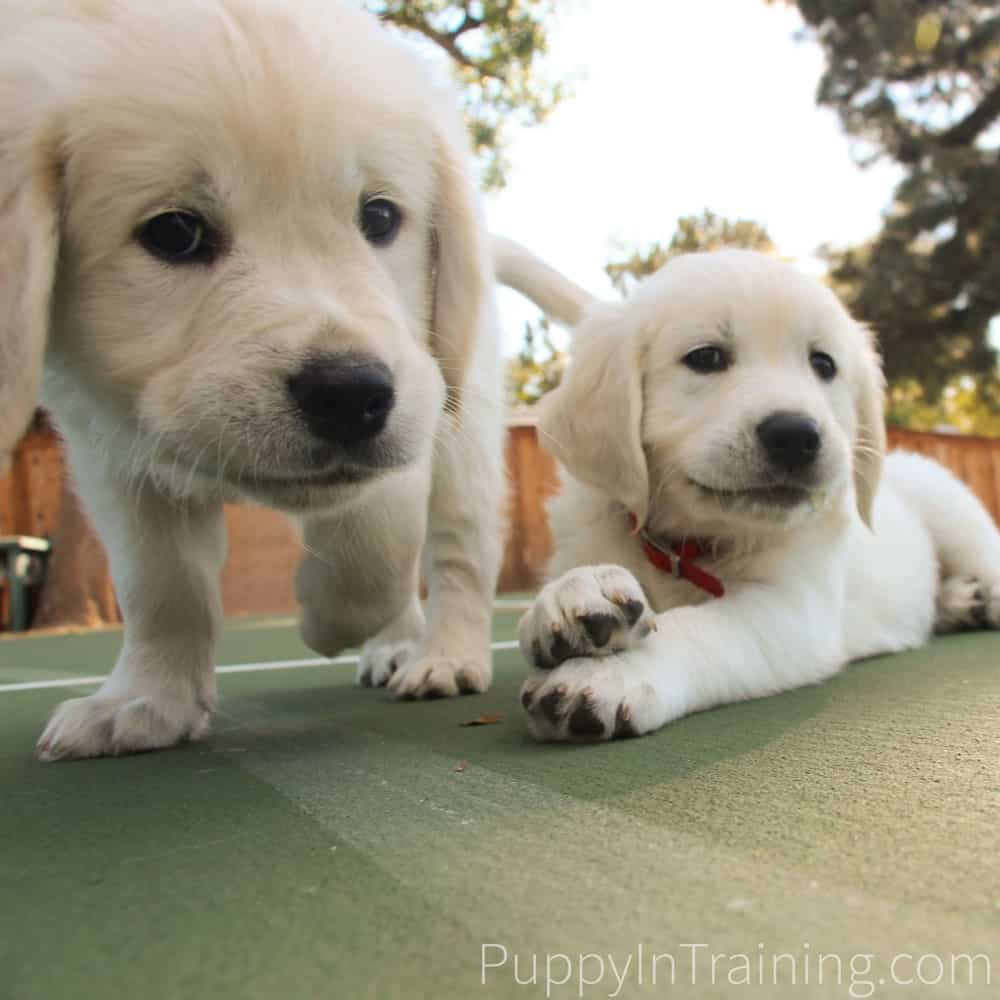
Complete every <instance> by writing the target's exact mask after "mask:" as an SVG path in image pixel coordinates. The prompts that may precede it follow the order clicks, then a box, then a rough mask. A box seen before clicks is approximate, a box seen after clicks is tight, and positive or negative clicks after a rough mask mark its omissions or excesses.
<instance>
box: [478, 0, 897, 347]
mask: <svg viewBox="0 0 1000 1000" xmlns="http://www.w3.org/2000/svg"><path fill="white" fill-rule="evenodd" d="M556 6H557V8H558V12H557V14H556V18H555V21H554V23H553V24H552V27H551V30H550V52H549V55H548V57H546V59H545V61H544V63H543V66H542V70H543V72H545V73H546V74H547V75H548V76H549V77H551V78H553V79H569V80H570V81H571V83H572V94H571V95H570V96H569V97H567V98H566V100H565V101H564V103H563V104H561V105H560V106H559V107H558V108H557V110H556V111H555V112H554V114H553V115H552V116H551V117H550V118H549V119H548V120H547V121H546V122H545V123H544V124H542V125H540V126H537V127H533V128H512V129H510V130H509V140H510V141H509V145H508V149H507V155H508V158H509V160H510V163H511V167H510V171H509V175H508V186H507V187H506V189H505V190H503V191H502V192H500V193H497V194H491V195H489V196H488V197H487V201H486V212H487V218H488V221H489V224H490V228H491V229H492V230H494V231H495V232H498V233H502V234H503V235H505V236H510V237H512V238H514V239H516V240H519V241H520V242H522V243H524V244H526V245H528V246H529V247H531V249H533V250H534V251H535V252H536V253H539V254H541V255H542V256H543V257H544V258H546V259H547V260H548V261H549V262H550V263H552V264H554V265H556V266H557V267H559V268H560V269H561V270H562V271H564V272H565V273H566V274H568V275H569V276H570V277H572V278H573V279H574V280H575V281H577V282H578V283H579V284H581V285H583V286H584V287H585V288H587V289H588V290H589V291H591V292H593V293H594V294H595V295H600V296H603V297H612V296H614V295H615V294H616V293H614V292H613V290H612V288H611V285H610V283H609V282H608V280H607V278H606V277H605V275H604V271H603V267H604V264H605V263H606V261H607V260H608V258H609V257H610V256H611V255H612V253H613V250H614V247H615V245H616V244H624V245H627V246H636V245H638V246H644V245H646V244H648V243H650V242H652V241H654V240H660V241H667V240H669V239H670V237H671V236H672V234H673V232H674V228H675V225H676V221H677V219H678V218H679V217H680V216H683V215H692V214H698V213H700V212H701V211H702V210H703V209H705V208H710V209H711V210H712V211H714V212H716V213H717V214H720V215H724V216H727V217H731V218H747V219H754V220H756V221H757V222H760V223H763V224H764V225H765V226H766V228H767V229H768V231H769V233H770V235H771V238H772V240H773V241H774V243H775V244H776V246H777V248H778V252H779V253H781V254H782V256H785V257H789V258H791V259H792V260H793V261H794V262H795V263H796V264H797V265H798V266H801V267H802V268H803V269H804V270H807V271H809V272H810V273H816V274H821V273H822V271H823V267H822V263H821V262H820V261H819V260H818V258H816V256H815V251H816V248H817V247H818V246H820V244H823V243H833V244H835V245H845V244H849V243H857V242H861V241H863V240H864V239H866V238H867V237H870V236H872V235H874V234H875V233H876V232H877V231H878V230H879V228H880V226H881V221H880V216H881V213H882V212H883V211H884V210H885V209H886V208H887V207H888V205H889V203H890V200H891V196H892V190H893V188H894V186H895V183H896V181H897V180H898V177H899V175H898V173H897V171H896V169H895V168H893V167H891V166H889V165H877V166H875V167H871V168H868V169H866V170H862V169H861V168H859V167H858V166H857V165H856V164H855V162H854V161H853V160H852V158H851V145H850V142H849V141H848V139H847V137H846V136H845V135H844V133H843V132H842V131H841V129H840V126H839V123H838V121H837V119H836V116H835V115H834V113H833V112H832V111H829V110H826V109H820V108H819V107H817V105H816V101H815V95H816V87H817V84H818V82H819V78H820V76H821V74H822V72H823V68H824V58H823V53H822V51H821V50H820V48H819V46H818V45H816V44H815V43H814V42H812V41H808V40H807V41H800V40H796V38H795V34H796V31H797V29H798V28H800V27H801V25H802V21H801V18H800V17H799V15H798V11H797V10H796V8H795V7H794V6H790V5H786V4H774V5H769V4H766V3H765V2H764V0H558V3H557V4H556ZM501 310H502V315H503V321H504V339H505V344H504V346H505V351H506V353H508V354H511V353H514V352H515V351H516V350H517V348H518V346H519V345H520V342H521V336H522V329H523V324H524V321H525V320H526V319H528V318H530V317H532V316H534V315H537V313H536V311H535V310H533V309H532V308H531V307H530V306H529V305H528V304H527V303H525V301H524V300H523V299H521V298H520V297H519V296H518V295H516V293H514V292H510V291H506V290H505V291H504V292H502V293H501Z"/></svg>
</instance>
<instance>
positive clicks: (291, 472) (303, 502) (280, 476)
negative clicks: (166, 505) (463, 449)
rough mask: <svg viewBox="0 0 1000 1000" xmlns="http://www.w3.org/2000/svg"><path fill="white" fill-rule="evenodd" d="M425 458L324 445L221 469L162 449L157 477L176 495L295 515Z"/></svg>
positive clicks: (397, 448)
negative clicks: (220, 499)
mask: <svg viewBox="0 0 1000 1000" xmlns="http://www.w3.org/2000/svg"><path fill="white" fill-rule="evenodd" d="M418 457H419V456H418V455H416V454H414V453H413V452H412V450H411V449H410V448H408V447H404V446H402V445H400V443H399V442H393V441H390V440H385V441H381V440H380V441H376V442H371V443H367V444H364V445H361V446H358V447H354V448H351V449H342V448H339V447H337V446H334V445H327V444H323V443H319V442H311V441H308V442H305V443H303V444H302V445H300V446H299V447H289V448H288V449H287V450H286V451H285V452H284V453H283V454H280V455H279V454H265V453H264V452H263V450H262V451H261V453H258V454H252V455H247V456H241V457H238V458H236V457H231V458H230V459H229V460H228V461H226V462H225V463H224V464H223V465H216V464H214V463H213V462H212V461H210V460H206V459H205V457H204V453H203V454H202V455H201V456H194V455H188V454H186V452H185V451H184V450H178V451H176V452H174V453H172V454H171V453H170V452H169V451H166V452H164V450H163V449H161V450H160V452H159V454H158V455H157V459H156V461H155V463H154V469H153V474H154V476H155V478H156V479H157V481H158V483H159V484H160V485H161V486H162V487H164V488H165V489H166V490H167V491H168V492H170V493H172V494H173V495H175V496H189V495H202V496H212V495H216V496H217V495H221V496H223V497H224V498H225V499H227V500H240V499H243V500H250V501H253V502H255V503H260V504H264V505H266V506H268V507H273V508H275V509H277V510H284V511H286V512H289V513H305V512H308V511H310V510H320V509H326V508H330V507H335V506H340V505H342V504H343V503H345V502H348V501H350V500H351V499H352V498H354V497H356V496H357V494H358V491H359V490H360V489H362V488H363V487H364V486H365V485H366V484H370V483H374V482H376V481H378V480H380V479H382V478H384V477H385V476H387V475H391V474H392V473H393V472H395V471H398V470H399V469H402V468H405V467H407V466H409V465H411V464H412V463H413V462H414V461H415V460H416V459H417V458H418Z"/></svg>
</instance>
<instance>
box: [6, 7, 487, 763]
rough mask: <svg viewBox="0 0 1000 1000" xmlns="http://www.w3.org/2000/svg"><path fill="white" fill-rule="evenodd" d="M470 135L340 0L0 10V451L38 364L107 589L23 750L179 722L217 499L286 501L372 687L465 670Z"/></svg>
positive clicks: (475, 293)
mask: <svg viewBox="0 0 1000 1000" xmlns="http://www.w3.org/2000/svg"><path fill="white" fill-rule="evenodd" d="M466 155H467V150H466V144H465V140H464V134H463V129H462V126H461V124H460V122H459V121H458V118H457V115H456V113H455V110H454V98H453V95H452V94H451V93H450V91H449V90H448V89H447V88H441V87H439V86H438V85H437V84H435V83H434V82H433V80H432V78H431V76H430V75H429V73H428V71H427V69H426V68H425V66H424V65H423V64H422V62H421V61H420V60H419V59H418V58H417V57H416V56H415V55H413V54H412V53H411V52H410V51H409V50H408V49H407V48H405V47H404V46H403V45H401V44H400V43H397V42H396V41H394V40H393V39H392V38H391V37H390V36H389V35H388V33H387V32H385V31H384V30H383V29H382V28H381V26H380V25H379V24H378V23H377V22H376V21H375V20H374V19H371V18H369V17H368V16H367V15H365V14H363V13H361V12H360V11H359V10H357V9H356V7H355V6H354V5H353V4H349V3H340V2H337V0H296V2H295V3H292V4H289V3H285V2H282V0H169V2H168V3H149V2H145V0H132V2H128V0H5V2H4V3H3V5H2V7H0V223H2V228H3V233H4V237H3V241H2V242H0V401H2V405H0V455H3V454H4V453H5V452H7V453H9V450H10V449H11V448H12V447H13V445H14V443H15V442H16V440H17V438H18V435H19V433H20V431H21V429H22V428H23V426H24V424H25V422H26V420H27V418H28V417H29V415H30V413H31V409H32V407H33V406H34V404H35V401H36V391H37V390H38V388H39V383H41V396H42V400H43V402H44V403H45V405H46V406H47V407H49V409H50V410H51V411H52V412H53V413H54V414H55V417H56V421H57V424H58V426H59V429H60V431H61V433H62V435H63V437H64V438H65V441H66V444H67V446H68V451H69V461H70V465H71V468H72V471H73V475H74V478H75V481H76V483H77V485H78V487H79V490H80V492H81V494H82V496H83V499H84V501H85V504H86V506H87V509H88V510H89V512H90V515H91V517H92V518H93V520H94V522H95V524H96V526H97V528H98V530H99V532H100V534H101V537H102V538H103V540H104V542H105V545H106V546H107V549H108V552H109V555H110V560H111V568H112V573H113V576H114V580H115V586H116V590H117V593H118V599H119V601H120V603H121V605H122V609H123V611H124V617H125V637H124V643H123V647H122V651H121V655H120V657H119V659H118V662H117V663H116V664H115V667H114V670H113V672H112V674H111V676H110V678H109V679H108V680H107V682H106V683H105V684H104V685H103V686H102V687H101V689H100V690H99V691H98V692H97V693H96V694H95V695H93V696H92V697H88V698H81V699H76V700H73V701H69V702H66V703H64V704H63V705H62V706H60V707H59V708H58V709H57V711H56V712H55V714H54V715H53V717H52V719H51V721H50V723H49V725H48V727H47V728H46V730H45V732H44V734H43V735H42V738H41V741H40V743H39V747H38V749H39V754H40V755H41V756H42V757H43V758H44V759H54V758H62V757H90V756H97V755H101V754H110V753H128V752H132V751H137V750H149V749H153V748H155V747H166V746H170V745H172V744H175V743H178V742H180V741H182V740H186V739H192V738H196V737H198V736H200V735H201V734H203V733H204V732H205V730H206V728H207V726H208V721H209V716H210V714H211V712H212V708H213V706H214V704H215V697H216V696H215V679H214V650H215V641H216V637H217V634H218V631H219V626H220V621H221V606H220V598H219V584H218V577H219V570H220V568H221V566H222V562H223V559H224V555H225V539H224V530H223V517H222V504H223V502H224V501H227V500H233V499H238V498H245V499H250V500H253V501H257V502H260V503H264V504H267V505H269V506H272V507H276V508H278V509H280V510H284V511H287V512H289V513H291V514H293V515H297V516H299V517H300V518H301V519H302V523H303V531H304V538H305V547H306V550H307V552H308V555H307V557H306V558H305V560H304V562H303V564H302V566H301V568H300V571H299V577H298V591H299V596H300V599H301V601H302V605H303V624H302V629H303V635H304V636H305V639H306V641H307V642H308V643H309V644H310V645H311V646H313V647H314V648H316V649H317V650H319V651H321V652H323V653H326V654H333V653H335V652H336V651H337V650H339V649H341V648H343V647H344V646H348V645H353V644H355V643H358V642H360V641H362V640H365V639H369V638H370V637H373V636H374V637H375V638H374V639H373V640H372V642H370V643H369V644H368V645H367V646H366V647H365V649H364V654H363V658H362V667H361V680H362V681H363V682H364V683H367V684H376V685H380V684H386V683H387V682H388V685H389V687H390V689H391V690H392V693H393V694H394V695H396V696H397V697H431V696H437V695H454V694H457V693H459V692H460V691H482V690H485V688H486V687H487V685H488V684H489V682H490V674H491V668H490V653H489V621H490V609H491V599H492V592H493V587H494V580H495V576H496V571H497V566H498V560H499V550H500V535H499V530H498V521H499V518H498V510H499V505H500V499H501V482H502V463H501V458H500V445H501V419H500V401H501V392H500V386H499V384H498V376H497V372H498V370H499V368H498V365H497V357H496V321H495V316H494V305H493V301H492V293H491V287H490V285H491V275H490V273H489V262H488V257H487V254H486V252H485V250H484V243H483V237H482V229H481V225H480V220H479V214H478V208H477V203H476V196H475V193H474V190H473V188H472V186H471V184H470V181H469V177H468V175H467V172H466V168H465V159H466ZM43 369H44V373H43ZM422 554H424V555H425V560H424V562H425V567H424V569H425V571H426V574H427V577H428V580H429V587H430V601H429V622H428V623H427V626H426V628H425V626H424V619H423V613H422V610H421V606H420V603H419V599H418V581H419V578H420V574H421V566H420V561H421V555H422Z"/></svg>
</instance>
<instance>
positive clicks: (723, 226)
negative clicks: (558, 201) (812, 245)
mask: <svg viewBox="0 0 1000 1000" xmlns="http://www.w3.org/2000/svg"><path fill="white" fill-rule="evenodd" d="M722 247H740V248H742V249H745V250H760V251H763V252H764V253H771V252H773V251H774V243H773V242H772V241H771V237H770V236H769V235H768V233H767V230H766V229H765V228H764V227H763V226H762V225H761V224H760V223H759V222H753V221H752V220H750V219H736V220H731V219H725V218H723V217H722V216H719V215H716V214H715V213H714V212H712V211H710V210H709V209H707V208H706V209H705V210H704V211H703V212H702V213H701V215H686V216H684V217H683V218H680V219H678V220H677V229H676V231H675V232H674V235H673V236H672V237H671V239H670V242H669V243H668V244H667V245H666V246H664V245H663V244H662V243H653V244H651V245H650V246H649V247H647V248H646V249H645V250H632V251H625V250H621V251H620V253H621V254H622V256H619V257H618V258H617V259H615V260H611V261H609V262H608V264H607V265H606V266H605V268H604V270H605V273H606V274H607V275H608V277H609V278H610V279H611V283H612V284H613V285H614V286H615V288H616V289H617V290H618V291H619V292H621V293H622V294H623V295H624V294H625V293H626V292H627V291H628V288H629V285H630V284H631V283H633V282H635V281H637V280H638V279H640V278H643V277H645V276H646V275H648V274H652V273H653V272H654V271H658V270H659V269H660V268H661V267H663V265H664V264H666V262H667V261H668V260H670V258H671V257H676V256H677V255H678V254H682V253H695V252H697V251H700V250H719V249H720V248H722Z"/></svg>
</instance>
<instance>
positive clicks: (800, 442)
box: [757, 412, 823, 474]
mask: <svg viewBox="0 0 1000 1000" xmlns="http://www.w3.org/2000/svg"><path fill="white" fill-rule="evenodd" d="M757 440H758V441H759V442H760V444H761V446H762V447H763V449H764V454H765V455H766V456H767V460H768V463H769V464H770V465H771V467H772V468H774V469H776V470H779V471H781V472H785V473H792V474H794V473H802V472H806V471H807V470H808V469H809V468H811V467H812V466H813V465H815V463H816V459H817V458H818V457H819V453H820V449H821V448H822V444H823V438H822V436H821V435H820V432H819V426H818V425H817V423H816V421H815V420H813V419H812V418H811V417H807V416H805V415H804V414H801V413H784V412H782V413H772V414H771V415H770V416H769V417H767V418H765V419H764V420H762V421H761V422H760V423H759V424H758V425H757Z"/></svg>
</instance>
